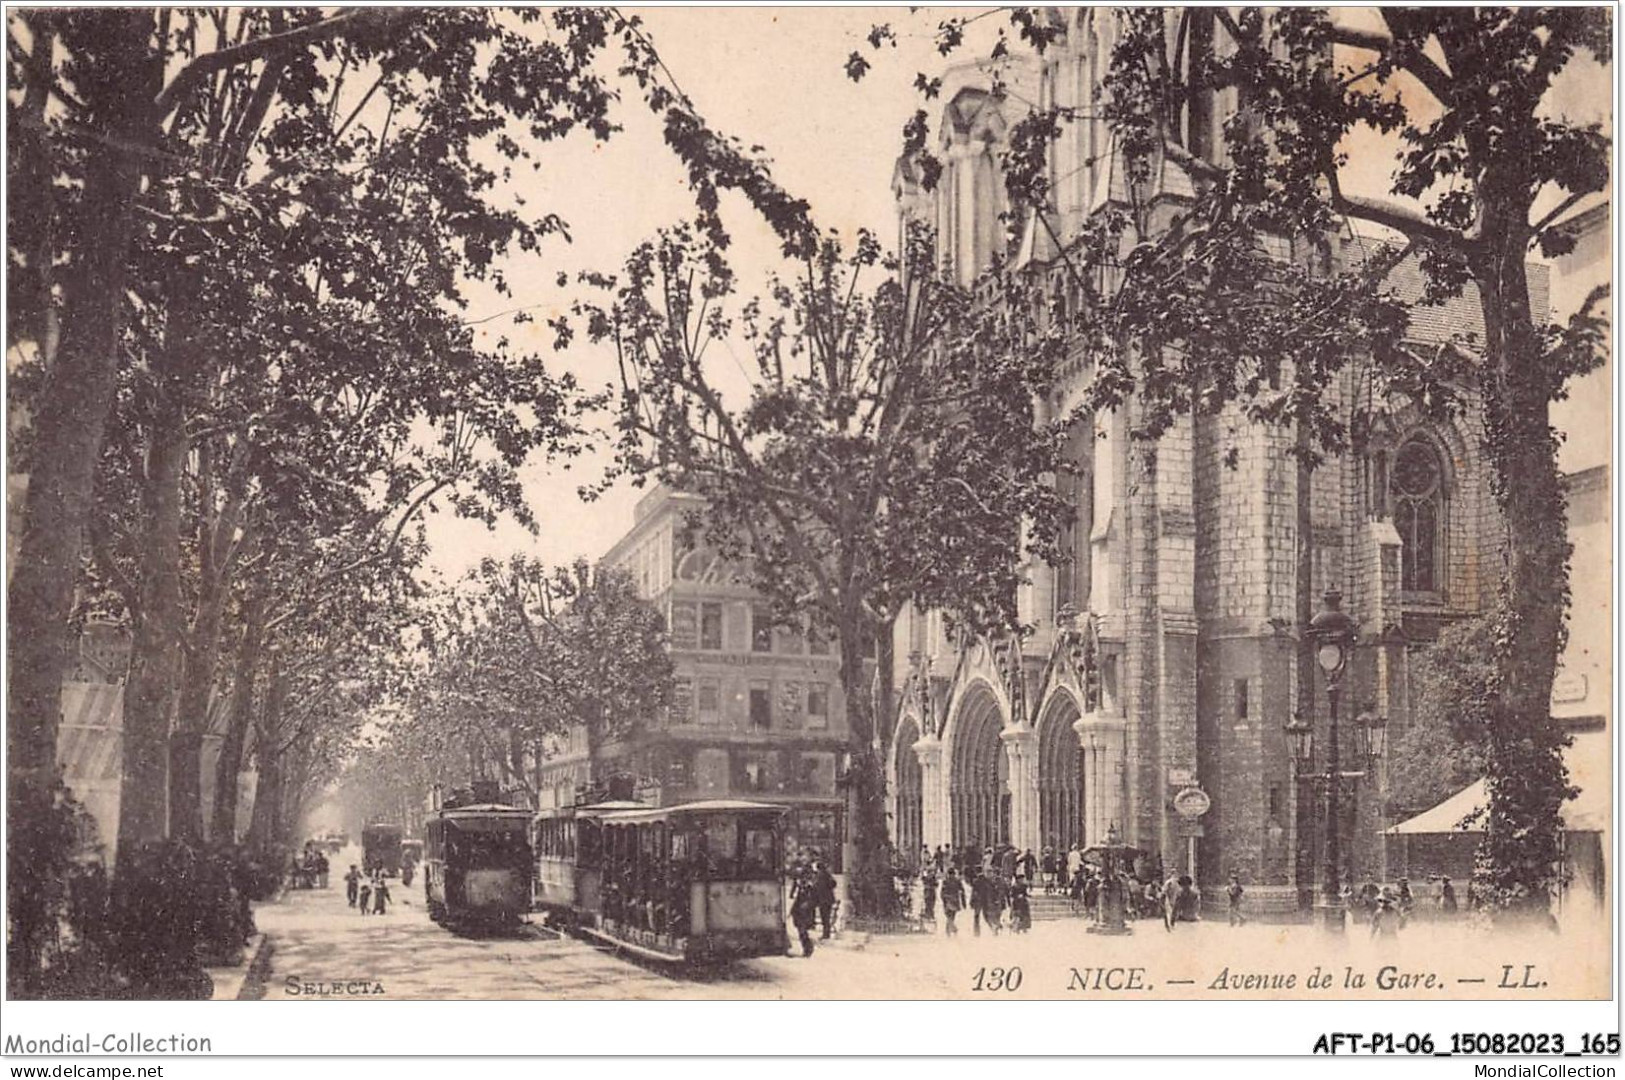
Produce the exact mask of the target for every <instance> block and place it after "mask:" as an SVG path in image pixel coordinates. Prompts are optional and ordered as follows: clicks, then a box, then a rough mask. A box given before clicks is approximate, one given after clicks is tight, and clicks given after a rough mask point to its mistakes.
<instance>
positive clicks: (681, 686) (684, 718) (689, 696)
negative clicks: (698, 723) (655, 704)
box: [671, 675, 694, 727]
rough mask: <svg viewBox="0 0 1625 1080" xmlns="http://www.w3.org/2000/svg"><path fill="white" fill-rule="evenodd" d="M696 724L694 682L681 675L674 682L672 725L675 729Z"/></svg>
mask: <svg viewBox="0 0 1625 1080" xmlns="http://www.w3.org/2000/svg"><path fill="white" fill-rule="evenodd" d="M693 722H694V680H693V679H688V678H684V677H683V676H681V675H679V676H678V677H677V678H676V679H674V680H673V681H672V689H671V723H672V726H673V727H681V726H682V725H684V724H690V723H693Z"/></svg>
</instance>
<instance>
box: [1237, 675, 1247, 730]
mask: <svg viewBox="0 0 1625 1080" xmlns="http://www.w3.org/2000/svg"><path fill="white" fill-rule="evenodd" d="M1235 689H1236V719H1237V720H1245V719H1247V704H1248V702H1247V680H1246V679H1237V680H1236V686H1235Z"/></svg>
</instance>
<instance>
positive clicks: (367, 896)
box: [361, 881, 372, 915]
mask: <svg viewBox="0 0 1625 1080" xmlns="http://www.w3.org/2000/svg"><path fill="white" fill-rule="evenodd" d="M371 901H372V886H371V885H370V884H368V883H367V882H365V881H363V882H362V883H361V914H363V915H365V914H367V912H368V911H369V910H370V908H369V907H368V905H369V904H370V903H371Z"/></svg>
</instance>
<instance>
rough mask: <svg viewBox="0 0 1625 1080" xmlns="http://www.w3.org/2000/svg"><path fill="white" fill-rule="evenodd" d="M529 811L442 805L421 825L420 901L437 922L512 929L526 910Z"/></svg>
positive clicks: (491, 805) (490, 805)
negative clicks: (422, 834) (422, 826)
mask: <svg viewBox="0 0 1625 1080" xmlns="http://www.w3.org/2000/svg"><path fill="white" fill-rule="evenodd" d="M530 816H531V815H530V811H529V810H521V809H516V808H514V807H512V806H499V805H496V804H494V803H482V804H477V805H474V806H456V807H442V808H441V809H440V810H437V811H435V812H434V813H433V814H432V815H431V816H430V817H429V820H428V821H427V822H426V823H425V825H424V830H423V833H424V845H423V848H424V850H423V899H424V904H425V906H426V907H427V908H428V911H429V917H430V918H431V919H433V920H434V921H435V922H439V923H453V924H463V923H484V924H494V925H512V924H514V923H517V922H519V921H520V920H521V919H522V918H523V917H524V916H525V914H526V913H527V912H529V911H530V894H531V886H530V881H531V873H532V872H533V869H534V864H533V862H532V856H531V849H530V840H529V827H530Z"/></svg>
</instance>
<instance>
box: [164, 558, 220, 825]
mask: <svg viewBox="0 0 1625 1080" xmlns="http://www.w3.org/2000/svg"><path fill="white" fill-rule="evenodd" d="M205 542H207V540H205ZM225 601H226V582H225V580H224V579H223V575H217V576H216V580H214V581H213V582H211V583H209V585H208V587H207V588H206V589H205V590H204V593H203V595H202V596H200V597H198V605H199V606H198V614H197V620H196V622H195V623H194V624H193V626H192V631H191V633H190V634H188V635H187V636H188V639H189V640H190V642H191V645H192V648H191V651H190V652H188V653H187V654H186V657H185V664H184V665H183V671H184V675H183V678H182V681H181V691H180V705H179V708H178V710H177V712H176V716H175V731H174V734H172V735H171V736H170V762H169V768H170V783H169V829H170V834H171V835H172V836H174V837H175V838H176V839H178V840H185V841H186V842H188V843H195V842H198V841H201V840H202V839H203V784H202V773H203V736H204V733H205V732H207V731H208V728H209V698H210V697H211V696H212V695H213V693H214V678H215V670H216V668H217V667H218V666H219V657H220V635H221V622H222V619H223V617H224V614H225V613H224V610H223V609H224V607H225Z"/></svg>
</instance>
